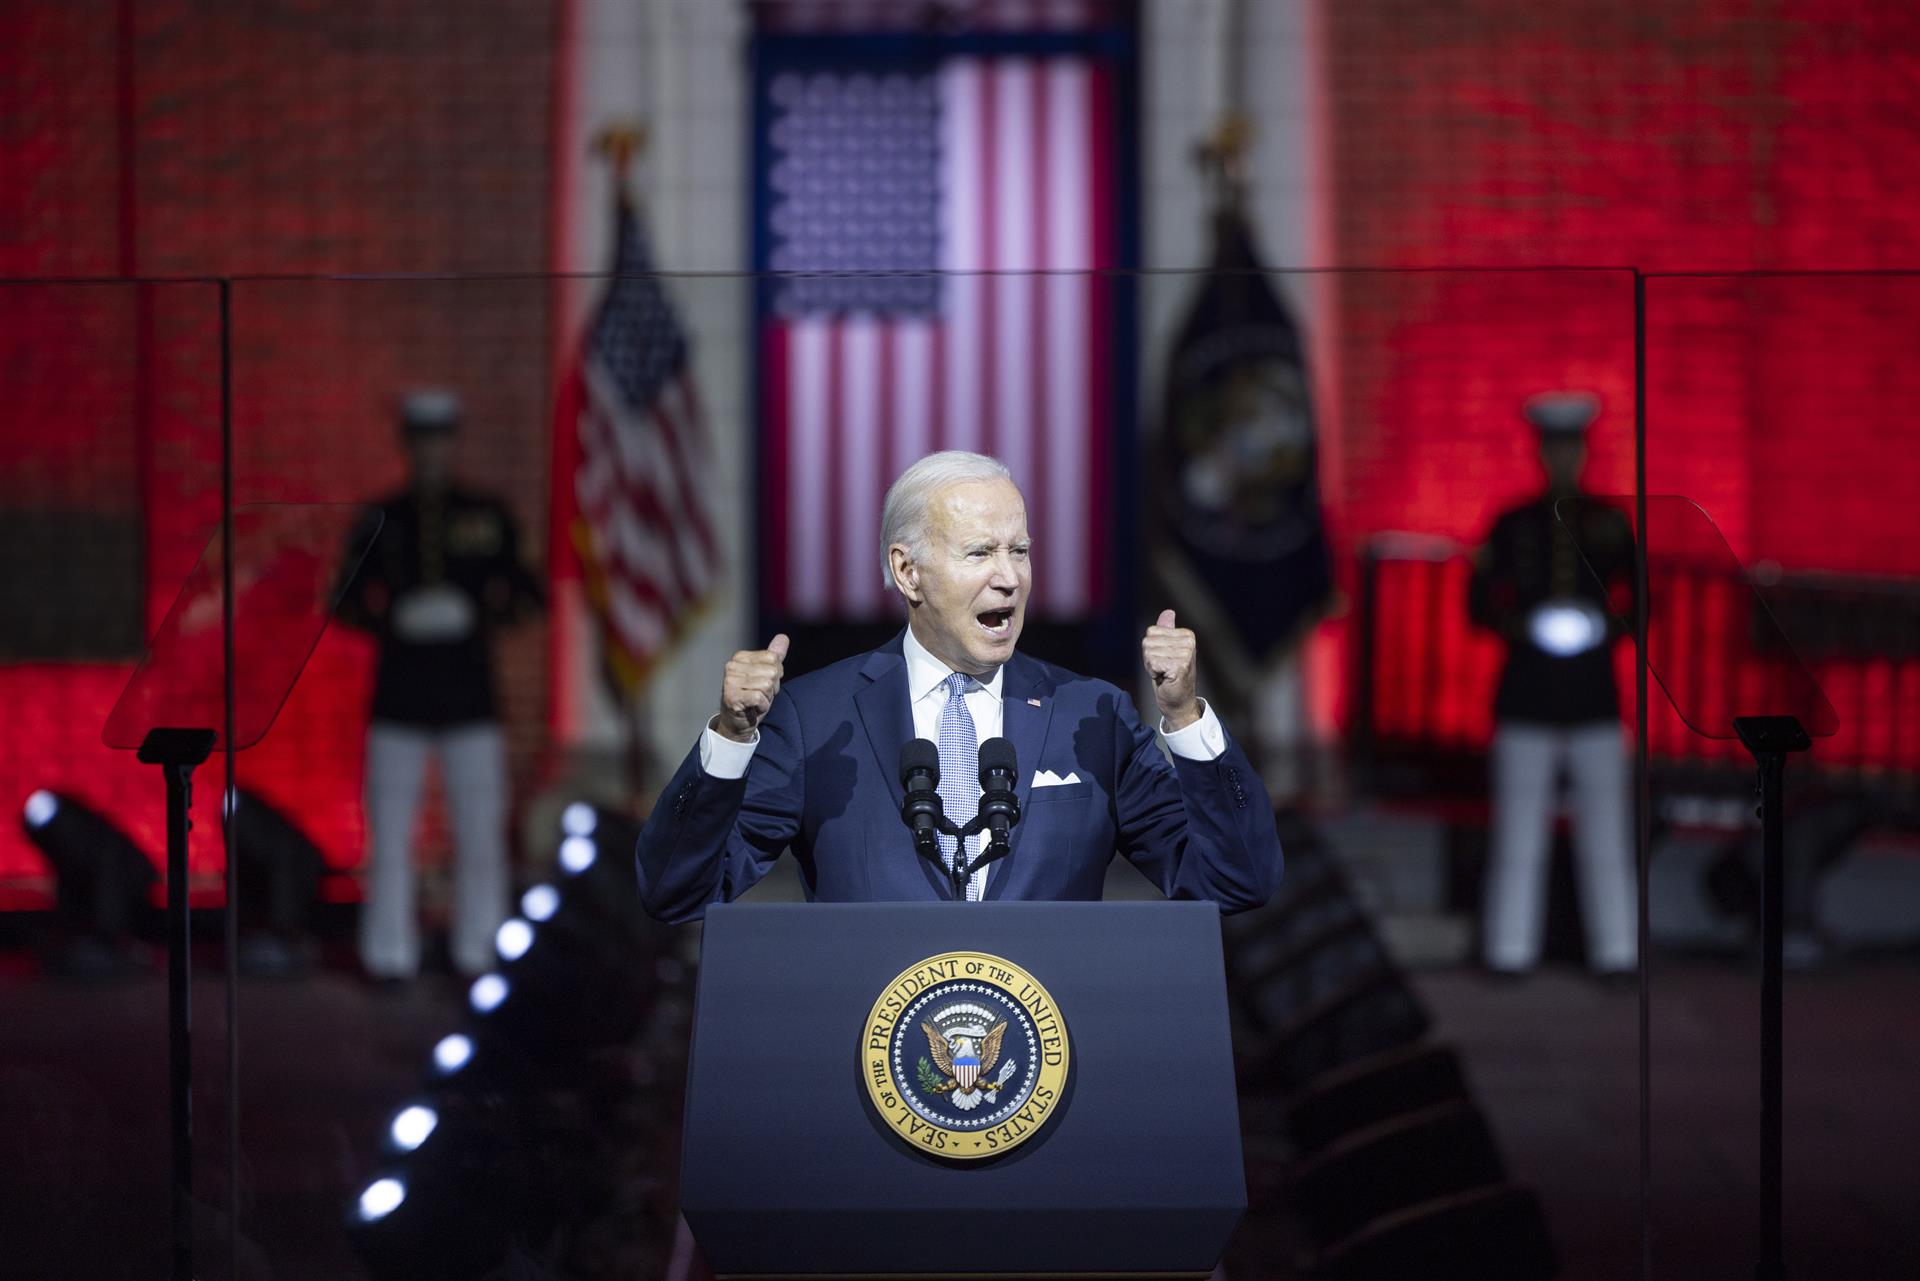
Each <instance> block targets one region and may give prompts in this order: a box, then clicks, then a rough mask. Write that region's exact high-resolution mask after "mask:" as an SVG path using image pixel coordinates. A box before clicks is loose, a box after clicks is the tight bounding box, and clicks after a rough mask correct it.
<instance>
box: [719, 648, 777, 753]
mask: <svg viewBox="0 0 1920 1281" xmlns="http://www.w3.org/2000/svg"><path fill="white" fill-rule="evenodd" d="M787 644H788V641H787V634H786V633H785V632H782V633H780V635H778V636H775V637H774V638H773V639H772V640H770V641H768V642H767V647H766V648H765V649H743V650H741V651H740V652H739V653H738V654H735V655H734V656H733V657H732V658H729V659H728V660H727V674H726V677H725V678H724V679H723V680H722V681H721V682H720V715H719V717H718V718H717V719H715V721H714V723H713V728H714V729H715V730H717V731H719V733H720V734H722V735H723V736H725V737H727V738H730V739H732V740H733V741H734V742H736V743H744V742H746V741H747V740H748V739H749V738H751V737H752V736H753V728H754V726H756V725H758V724H759V723H760V718H761V717H762V716H765V715H766V714H767V713H768V711H770V710H771V709H772V707H773V696H774V695H775V694H778V693H779V692H780V675H781V673H782V672H783V671H784V670H785V665H786V660H787Z"/></svg>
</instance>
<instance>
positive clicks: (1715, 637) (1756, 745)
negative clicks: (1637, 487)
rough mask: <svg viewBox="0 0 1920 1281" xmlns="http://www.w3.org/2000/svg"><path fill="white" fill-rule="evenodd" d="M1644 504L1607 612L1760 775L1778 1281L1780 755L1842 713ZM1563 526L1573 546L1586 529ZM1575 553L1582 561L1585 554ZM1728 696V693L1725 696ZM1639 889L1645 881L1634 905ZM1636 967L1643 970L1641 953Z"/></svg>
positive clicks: (1740, 574) (1765, 1112)
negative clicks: (1632, 552)
mask: <svg viewBox="0 0 1920 1281" xmlns="http://www.w3.org/2000/svg"><path fill="white" fill-rule="evenodd" d="M1612 501H1613V502H1615V503H1616V504H1617V505H1618V506H1620V507H1621V508H1622V509H1624V510H1629V511H1631V510H1634V509H1635V506H1636V504H1634V502H1633V500H1632V499H1631V498H1616V499H1613V500H1612ZM1644 501H1645V506H1644V508H1643V509H1642V513H1643V518H1642V519H1641V520H1640V521H1639V522H1637V523H1638V526H1639V527H1638V528H1637V530H1636V533H1637V536H1638V538H1639V544H1640V551H1641V553H1642V554H1643V555H1644V558H1645V559H1644V565H1645V577H1644V579H1643V580H1642V581H1643V584H1644V594H1643V595H1642V596H1641V598H1640V604H1641V608H1639V609H1635V610H1633V611H1632V613H1633V617H1632V618H1630V619H1629V618H1627V611H1625V610H1622V609H1619V608H1617V607H1616V613H1619V614H1620V616H1621V617H1622V618H1623V619H1625V620H1626V621H1628V623H1629V626H1630V628H1631V630H1632V631H1633V633H1634V634H1635V635H1636V636H1639V635H1641V632H1640V623H1641V620H1642V616H1644V624H1645V633H1644V637H1643V643H1642V645H1641V646H1640V653H1641V655H1642V659H1643V661H1644V662H1645V663H1646V666H1647V671H1648V672H1649V673H1650V674H1651V675H1652V676H1653V678H1654V679H1655V680H1656V681H1658V682H1659V684H1660V688H1661V690H1662V691H1663V692H1664V693H1665V694H1666V696H1667V699H1668V701H1669V702H1670V703H1672V705H1673V708H1674V710H1675V711H1676V712H1677V713H1679V715H1680V719H1681V720H1682V721H1684V722H1686V725H1687V727H1688V728H1689V729H1691V730H1693V731H1694V732H1695V733H1696V734H1699V735H1701V736H1702V737H1705V738H1714V739H1735V738H1737V739H1738V740H1739V741H1740V743H1741V744H1742V745H1743V746H1744V747H1745V748H1746V749H1747V751H1748V752H1749V753H1751V754H1752V756H1753V760H1754V765H1755V767H1756V769H1757V771H1758V780H1757V790H1758V799H1759V806H1758V816H1759V819H1760V835H1761V873H1760V945H1761V946H1760V1243H1759V1262H1758V1263H1757V1264H1756V1265H1755V1267H1754V1276H1755V1278H1756V1281H1785V1278H1786V1264H1785V1261H1784V1258H1783V1256H1782V1250H1781V1239H1782V1234H1781V1195H1780V1192H1781V1173H1782V1168H1783V1154H1782V1146H1781V1130H1782V1120H1783V1112H1782V1106H1781V1059H1782V1050H1783V1045H1784V1039H1783V1026H1782V1020H1781V1011H1782V982H1781V975H1782V971H1783V969H1784V950H1785V940H1786V935H1785V918H1784V910H1785V905H1786V850H1785V845H1786V836H1785V832H1786V825H1785V824H1786V794H1785V793H1786V786H1785V784H1786V765H1787V757H1788V756H1789V755H1791V754H1792V753H1795V752H1804V751H1807V750H1809V749H1810V748H1811V747H1812V746H1813V740H1814V738H1816V737H1821V738H1824V737H1827V736H1829V735H1831V734H1832V733H1833V732H1834V731H1835V730H1836V729H1838V728H1839V725H1840V718H1839V716H1838V715H1837V714H1836V713H1835V712H1834V710H1833V704H1832V703H1830V702H1828V701H1827V697H1826V695H1825V694H1824V693H1823V692H1822V691H1821V689H1820V686H1819V683H1818V682H1817V681H1815V680H1814V679H1813V676H1812V674H1811V673H1810V672H1808V671H1807V669H1806V667H1805V665H1804V664H1802V663H1801V662H1800V660H1799V658H1798V657H1797V656H1796V655H1795V654H1794V651H1793V646H1792V644H1791V643H1789V641H1788V640H1787V637H1786V635H1785V634H1784V633H1783V632H1782V631H1781V630H1780V625H1779V623H1778V622H1777V621H1776V620H1775V619H1774V617H1773V613H1772V611H1770V610H1769V609H1768V608H1767V606H1766V602H1765V600H1763V599H1762V597H1761V596H1760V593H1759V592H1758V591H1757V590H1755V588H1754V586H1753V583H1752V580H1751V579H1750V578H1749V577H1748V575H1747V572H1746V569H1745V567H1744V566H1743V565H1742V564H1741V563H1740V560H1739V558H1738V557H1736V556H1735V555H1734V554H1733V549H1732V548H1731V547H1729V546H1728V545H1727V540H1726V538H1725V537H1724V536H1723V535H1722V534H1721V533H1720V530H1719V527H1718V526H1716V525H1715V524H1714V523H1713V520H1712V518H1711V517H1709V516H1708V515H1707V513H1706V512H1705V511H1703V510H1702V509H1701V508H1700V507H1699V506H1698V505H1696V504H1695V503H1693V502H1692V501H1691V500H1689V499H1686V498H1681V497H1678V496H1676V495H1670V494H1658V495H1655V494H1648V495H1646V496H1645V500H1644ZM1557 514H1558V515H1559V516H1560V517H1561V519H1562V522H1563V523H1566V517H1567V515H1568V511H1567V510H1566V509H1557ZM1568 528H1569V529H1570V530H1571V532H1572V533H1573V535H1574V538H1575V540H1576V542H1577V541H1578V540H1579V539H1580V538H1581V536H1582V533H1583V531H1582V530H1580V529H1578V528H1573V526H1572V525H1569V526H1568ZM1581 550H1582V554H1583V555H1584V554H1585V553H1586V551H1587V550H1588V549H1587V548H1585V547H1582V549H1581ZM1595 550H1596V551H1597V550H1599V549H1597V548H1596V549H1595ZM1591 564H1592V561H1591V560H1589V565H1590V566H1591ZM1703 584H1704V585H1706V587H1705V589H1704V591H1703V587H1702V585H1703ZM1705 593H1715V594H1717V595H1715V596H1712V597H1710V596H1708V595H1707V594H1705ZM1709 601H1711V603H1708V602H1709ZM1703 648H1704V651H1705V653H1706V656H1707V657H1708V659H1709V660H1710V661H1708V662H1706V663H1704V664H1702V663H1700V662H1698V661H1697V660H1698V659H1699V657H1700V656H1701V653H1702V650H1703ZM1702 670H1707V671H1713V672H1716V673H1720V674H1722V675H1723V676H1724V675H1726V674H1734V675H1739V676H1743V677H1750V678H1751V679H1744V680H1739V681H1733V680H1724V681H1722V682H1721V683H1717V684H1714V685H1713V686H1711V687H1709V686H1708V685H1707V684H1705V683H1702V682H1697V681H1694V682H1692V683H1690V677H1691V676H1693V675H1695V674H1697V673H1698V672H1700V671H1702ZM1729 690H1733V691H1735V692H1733V693H1731V694H1729V692H1728V691H1729ZM1643 741H1644V740H1643ZM1643 767H1644V763H1643ZM1642 865H1643V867H1644V858H1643V863H1642ZM1644 891H1645V886H1644V882H1643V884H1642V895H1643V898H1644ZM1644 916H1645V910H1644V904H1643V907H1642V917H1643V919H1644ZM1643 941H1644V940H1643ZM1641 964H1642V965H1645V964H1646V958H1645V956H1644V955H1643V956H1642V957H1641Z"/></svg>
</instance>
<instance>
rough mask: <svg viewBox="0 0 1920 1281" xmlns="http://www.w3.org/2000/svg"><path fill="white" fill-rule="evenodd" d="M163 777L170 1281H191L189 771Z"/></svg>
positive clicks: (174, 767)
mask: <svg viewBox="0 0 1920 1281" xmlns="http://www.w3.org/2000/svg"><path fill="white" fill-rule="evenodd" d="M162 770H163V772H164V773H165V774H166V778H167V1097H168V1102H169V1110H170V1112H171V1121H172V1126H171V1128H172V1156H173V1164H172V1195H171V1197H170V1198H169V1202H168V1222H169V1225H170V1227H171V1229H172V1236H173V1272H172V1276H173V1281H193V1003H192V1002H193V992H192V985H191V980H190V971H189V969H188V965H187V961H188V948H189V947H190V946H191V945H192V942H193V917H192V909H191V908H190V907H189V906H188V904H187V833H188V832H189V831H190V830H191V829H192V827H193V824H192V821H191V820H190V819H189V818H188V817H187V814H188V811H189V810H190V809H191V808H192V806H193V766H191V765H186V764H180V763H174V762H169V763H168V764H166V765H164V766H162Z"/></svg>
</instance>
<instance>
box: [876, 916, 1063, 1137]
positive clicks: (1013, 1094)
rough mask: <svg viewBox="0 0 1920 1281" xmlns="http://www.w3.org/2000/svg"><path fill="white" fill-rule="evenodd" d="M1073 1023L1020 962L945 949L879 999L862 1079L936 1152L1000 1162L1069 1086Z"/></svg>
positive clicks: (885, 1114) (901, 1125)
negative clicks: (1070, 1028)
mask: <svg viewBox="0 0 1920 1281" xmlns="http://www.w3.org/2000/svg"><path fill="white" fill-rule="evenodd" d="M1067 1063H1068V1045H1067V1027H1066V1023H1065V1021H1064V1020H1062V1018H1061V1017H1060V1011H1059V1008H1058V1007H1056V1006H1055V1005H1054V1003H1053V997H1052V996H1051V995H1049V994H1048V992H1047V989H1046V988H1044V987H1042V986H1041V985H1040V983H1039V981H1038V980H1036V979H1035V978H1034V977H1033V976H1032V975H1031V974H1029V973H1027V972H1026V971H1025V970H1023V969H1021V968H1020V967H1019V966H1017V965H1015V964H1014V963H1013V962H1012V961H1008V960H1005V959H1003V958H1001V957H998V956H990V955H988V954H987V953H985V952H945V953H942V954H941V955H939V956H932V957H928V958H927V959H926V960H924V961H921V962H920V963H919V964H917V965H912V966H909V967H908V968H907V969H905V970H902V971H901V972H900V975H899V977H897V978H895V979H894V980H893V982H891V983H889V984H888V985H887V987H886V990H885V991H884V992H882V993H881V994H880V999H879V1000H877V1001H875V1002H874V1003H873V1011H872V1012H871V1013H870V1014H868V1015H867V1024H866V1028H865V1030H864V1032H863V1035H862V1040H861V1079H862V1080H864V1081H865V1082H866V1085H867V1097H868V1098H869V1099H870V1100H872V1102H873V1107H874V1111H875V1112H877V1113H878V1114H879V1116H880V1119H881V1120H882V1121H883V1122H885V1123H886V1126H887V1128H888V1129H889V1130H891V1131H892V1132H893V1133H894V1134H895V1135H897V1136H898V1137H899V1138H900V1139H901V1140H902V1141H903V1142H905V1143H908V1144H911V1145H912V1146H914V1147H916V1148H918V1149H919V1150H921V1151H923V1152H925V1153H927V1154H929V1155H931V1156H936V1157H944V1158H946V1159H948V1160H953V1161H977V1160H980V1159H982V1158H985V1157H993V1156H1000V1155H1002V1154H1004V1153H1006V1152H1010V1151H1012V1150H1013V1149H1014V1148H1016V1147H1019V1146H1020V1145H1021V1144H1022V1143H1025V1142H1026V1141H1027V1140H1028V1139H1031V1138H1032V1137H1033V1136H1034V1135H1036V1134H1038V1133H1039V1132H1040V1131H1041V1129H1042V1128H1044V1127H1045V1125H1046V1124H1047V1122H1048V1121H1050V1120H1052V1119H1053V1115H1054V1113H1055V1112H1056V1111H1058V1110H1059V1108H1060V1104H1061V1102H1062V1100H1063V1099H1064V1098H1065V1096H1066V1086H1067Z"/></svg>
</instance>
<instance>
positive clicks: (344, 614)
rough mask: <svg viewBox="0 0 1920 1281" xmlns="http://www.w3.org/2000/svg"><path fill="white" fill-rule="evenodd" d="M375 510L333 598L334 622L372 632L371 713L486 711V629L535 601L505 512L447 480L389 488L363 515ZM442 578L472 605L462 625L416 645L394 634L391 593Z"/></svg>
mask: <svg viewBox="0 0 1920 1281" xmlns="http://www.w3.org/2000/svg"><path fill="white" fill-rule="evenodd" d="M376 512H377V513H378V514H379V515H380V516H383V517H384V518H385V523H384V524H383V525H382V526H381V528H380V533H379V535H378V536H377V537H376V539H375V540H374V544H373V547H372V549H371V550H370V551H369V552H368V553H367V557H366V559H365V560H364V561H362V562H361V564H360V569H359V572H358V573H356V574H355V575H354V576H353V577H352V579H351V580H350V581H349V582H348V584H347V586H346V590H345V592H344V594H343V595H342V597H341V600H340V617H341V619H342V620H343V621H345V622H347V623H349V624H351V625H353V626H356V627H360V628H364V629H365V630H367V631H370V632H372V633H373V634H374V635H375V636H377V637H379V639H380V665H379V672H378V675H377V676H376V677H375V680H374V689H373V718H374V719H375V720H379V721H393V722H397V723H400V724H403V725H420V726H431V727H444V726H452V725H463V724H470V723H472V722H475V721H487V720H493V719H496V718H497V716H498V711H497V707H496V702H495V694H494V688H493V662H492V640H491V633H492V631H493V629H494V628H496V627H498V626H500V625H502V624H505V623H510V622H514V621H517V620H519V619H521V618H525V617H527V616H529V615H531V614H533V613H536V612H538V610H539V609H540V607H541V606H542V604H544V599H543V597H542V595H541V591H540V587H539V584H538V583H536V582H535V581H534V579H533V576H532V575H531V574H529V573H528V572H527V570H526V567H525V566H524V565H522V564H521V563H520V554H519V534H518V531H517V530H516V529H515V527H514V523H513V517H512V516H511V515H509V514H508V512H507V509H506V507H505V506H504V505H503V504H501V503H500V502H499V501H498V500H496V499H494V498H492V497H490V496H488V495H485V494H478V493H474V492H472V491H470V490H464V489H461V488H459V487H457V486H454V487H450V488H448V489H446V490H443V491H441V492H440V493H438V494H433V495H429V494H423V493H416V492H415V491H412V490H408V491H406V492H403V493H399V494H395V495H393V496H392V497H390V498H387V499H386V500H384V501H382V502H380V503H378V504H377V505H376V506H375V508H374V509H373V510H372V511H370V512H369V513H368V520H371V519H373V516H374V514H375V513H376ZM362 536H364V534H363V535H362ZM443 584H444V585H445V586H448V587H451V588H453V589H455V590H457V591H459V592H461V593H462V594H463V595H465V596H466V597H468V598H469V600H470V601H471V602H472V604H473V606H474V626H473V627H472V628H471V629H470V630H469V631H468V632H467V634H466V635H465V636H462V637H461V638H459V639H457V640H449V641H434V642H428V643H424V644H423V643H419V642H415V641H410V640H407V639H405V638H403V637H401V636H399V635H397V634H396V633H395V631H394V629H393V609H394V606H395V605H396V604H397V603H398V602H399V601H400V599H401V598H402V597H403V596H405V595H406V593H408V592H409V591H412V590H413V589H415V588H419V587H432V586H437V585H443Z"/></svg>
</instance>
